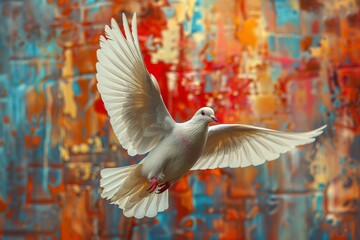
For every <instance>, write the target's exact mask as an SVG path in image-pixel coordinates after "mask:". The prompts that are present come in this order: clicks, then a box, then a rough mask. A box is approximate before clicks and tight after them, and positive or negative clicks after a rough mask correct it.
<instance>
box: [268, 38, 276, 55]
mask: <svg viewBox="0 0 360 240" xmlns="http://www.w3.org/2000/svg"><path fill="white" fill-rule="evenodd" d="M268 43H269V49H270V52H275V50H276V48H275V37H274V36H272V35H270V36H269V37H268Z"/></svg>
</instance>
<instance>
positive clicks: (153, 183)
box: [146, 178, 159, 193]
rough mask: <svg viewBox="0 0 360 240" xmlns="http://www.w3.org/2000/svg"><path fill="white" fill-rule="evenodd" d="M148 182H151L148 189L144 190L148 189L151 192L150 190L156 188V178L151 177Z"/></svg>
mask: <svg viewBox="0 0 360 240" xmlns="http://www.w3.org/2000/svg"><path fill="white" fill-rule="evenodd" d="M150 183H151V185H150V187H149V188H148V190H146V191H148V192H149V193H152V192H153V191H155V189H156V188H157V186H158V184H159V182H158V180H157V179H156V178H152V179H151V180H150Z"/></svg>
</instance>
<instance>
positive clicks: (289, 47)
mask: <svg viewBox="0 0 360 240" xmlns="http://www.w3.org/2000/svg"><path fill="white" fill-rule="evenodd" d="M279 43H280V44H281V45H282V46H283V47H284V49H283V52H284V53H288V54H289V55H290V56H291V57H292V58H295V59H299V58H300V54H301V50H300V38H298V37H286V38H281V39H279Z"/></svg>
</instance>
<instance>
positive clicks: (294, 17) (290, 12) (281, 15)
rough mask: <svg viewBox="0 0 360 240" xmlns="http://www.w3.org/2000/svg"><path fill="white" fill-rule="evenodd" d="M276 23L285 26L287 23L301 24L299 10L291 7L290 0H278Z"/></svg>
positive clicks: (276, 4)
mask: <svg viewBox="0 0 360 240" xmlns="http://www.w3.org/2000/svg"><path fill="white" fill-rule="evenodd" d="M275 9H276V25H277V26H283V25H286V24H292V25H293V26H299V25H300V24H299V18H300V14H299V11H298V10H295V9H293V8H292V7H291V1H290V0H276V1H275Z"/></svg>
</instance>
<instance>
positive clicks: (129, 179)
mask: <svg viewBox="0 0 360 240" xmlns="http://www.w3.org/2000/svg"><path fill="white" fill-rule="evenodd" d="M140 170H141V164H140V165H137V164H135V165H131V166H126V167H119V168H105V169H103V170H102V171H101V172H100V175H101V180H100V187H102V188H103V192H102V194H101V197H103V198H105V199H109V200H110V202H111V204H116V205H118V206H119V208H121V209H123V212H124V215H125V216H127V217H135V218H143V217H145V216H146V217H155V216H156V214H157V213H158V212H162V211H165V210H166V209H167V208H168V207H169V204H168V191H165V192H163V193H161V194H156V193H155V192H153V193H148V192H147V191H146V189H147V188H148V187H149V182H148V180H147V179H146V178H144V177H142V176H141V174H139V173H140Z"/></svg>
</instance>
